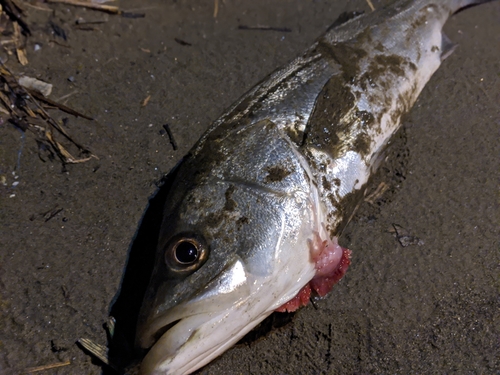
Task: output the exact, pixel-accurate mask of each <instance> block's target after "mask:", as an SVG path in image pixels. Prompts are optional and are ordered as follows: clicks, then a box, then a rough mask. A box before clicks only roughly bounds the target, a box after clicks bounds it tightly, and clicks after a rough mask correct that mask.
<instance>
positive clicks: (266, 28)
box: [238, 25, 292, 33]
mask: <svg viewBox="0 0 500 375" xmlns="http://www.w3.org/2000/svg"><path fill="white" fill-rule="evenodd" d="M238 29H240V30H262V31H279V32H283V33H290V32H291V31H292V29H290V28H288V27H272V26H261V25H257V26H247V25H239V26H238Z"/></svg>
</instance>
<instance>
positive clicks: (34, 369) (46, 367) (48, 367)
mask: <svg viewBox="0 0 500 375" xmlns="http://www.w3.org/2000/svg"><path fill="white" fill-rule="evenodd" d="M69 365H71V361H66V362H56V363H51V364H49V365H43V366H37V367H28V368H27V369H26V370H24V373H26V374H29V373H31V372H39V371H45V370H51V369H53V368H58V367H64V366H69Z"/></svg>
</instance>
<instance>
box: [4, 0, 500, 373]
mask: <svg viewBox="0 0 500 375" xmlns="http://www.w3.org/2000/svg"><path fill="white" fill-rule="evenodd" d="M330 3H333V2H330ZM373 3H374V4H375V6H380V4H381V2H380V1H379V2H377V1H373ZM120 5H121V7H122V8H123V9H125V10H129V11H131V12H139V13H145V17H144V18H136V19H133V18H124V17H118V16H109V15H105V14H103V13H99V12H92V11H86V10H84V9H78V8H73V7H68V6H54V7H53V8H54V9H55V12H54V13H53V14H52V13H48V12H42V11H38V10H35V9H30V10H29V14H30V17H31V18H30V19H31V20H32V22H34V23H35V25H36V26H34V27H33V36H32V37H31V38H30V40H29V44H28V58H29V61H30V63H29V65H28V66H27V67H24V68H23V67H20V66H17V67H16V66H15V65H11V69H13V70H15V71H17V72H21V71H22V72H25V73H26V75H29V76H37V77H39V78H41V79H43V80H46V81H48V82H51V83H52V84H54V92H53V94H52V96H51V98H53V99H58V98H60V97H62V96H64V95H67V94H69V93H73V95H71V96H70V97H69V98H68V99H67V104H68V105H69V106H71V107H73V108H75V109H77V110H79V111H81V112H83V113H86V114H90V115H92V116H93V117H94V118H95V119H96V121H94V122H89V121H86V120H81V119H74V118H73V117H71V116H69V117H70V121H69V125H68V131H69V132H70V134H71V135H72V136H73V137H74V138H76V139H77V140H78V141H80V142H81V143H83V144H84V145H86V146H88V147H89V148H90V149H91V150H92V151H93V152H94V153H95V154H96V155H97V156H98V157H99V159H98V160H92V161H90V162H87V163H84V164H79V165H69V166H67V168H66V171H63V169H62V167H61V164H60V163H59V162H58V161H46V162H43V161H42V160H41V159H40V158H39V154H38V147H37V144H36V142H35V140H34V138H33V136H32V135H30V134H26V136H25V137H24V138H23V136H22V134H21V132H20V131H18V130H17V129H15V128H13V127H12V126H11V125H9V124H2V125H0V175H2V176H5V182H6V184H7V186H0V373H2V374H11V373H12V374H18V373H21V372H22V371H23V369H26V368H27V367H32V366H39V365H45V364H51V363H55V362H61V361H67V360H69V361H71V364H70V365H68V366H65V367H62V368H60V369H54V370H50V371H46V372H45V373H50V374H99V373H100V372H101V371H102V369H101V367H99V366H98V365H96V364H93V363H92V361H91V358H90V357H89V356H87V355H85V354H84V353H83V352H82V351H81V350H80V349H79V348H78V347H77V346H76V345H75V341H76V340H77V339H78V338H80V337H87V338H90V339H93V340H94V341H96V342H99V343H102V344H104V343H105V342H106V341H105V331H104V330H103V328H102V324H103V323H104V322H105V321H106V318H107V316H108V314H109V313H110V311H111V310H112V306H113V305H112V303H113V301H114V298H117V299H116V301H118V302H119V303H121V305H119V308H118V307H117V305H115V306H114V309H115V310H116V314H115V316H117V315H118V316H117V318H119V319H121V320H119V322H122V323H121V324H122V325H123V331H124V333H125V334H127V332H129V331H130V330H131V329H130V327H128V328H127V324H129V321H131V320H133V319H132V318H130V317H128V316H127V314H126V308H127V306H128V305H127V303H128V300H127V298H126V296H124V295H123V294H122V295H118V293H119V287H120V282H121V280H122V278H125V280H127V282H129V283H133V279H131V277H132V276H134V273H133V272H132V273H130V272H131V271H130V264H129V269H128V271H127V272H129V273H128V274H127V273H126V270H125V267H126V265H127V256H128V254H129V252H130V251H132V252H133V253H132V254H133V256H134V258H131V259H136V260H137V259H138V262H141V261H142V260H141V259H142V258H141V251H142V249H141V246H142V245H143V244H147V243H154V240H155V239H154V238H151V236H152V234H151V233H153V234H154V232H155V230H157V225H158V224H157V216H158V212H157V211H158V210H155V207H154V206H155V204H156V205H158V201H161V194H159V195H157V198H155V199H156V200H153V201H152V204H151V206H150V209H148V200H149V199H150V198H152V197H153V196H154V194H155V193H156V192H157V191H158V187H157V185H158V183H159V181H160V180H161V179H162V177H163V176H164V175H165V174H166V173H168V172H169V170H170V169H171V168H173V167H174V165H175V164H176V163H177V162H178V161H179V160H180V159H181V158H182V156H183V155H185V154H186V152H187V151H188V150H189V149H190V147H191V146H192V145H193V144H194V142H195V141H196V140H197V139H198V138H199V136H200V135H201V134H202V133H203V131H204V130H205V129H206V128H207V127H208V126H209V125H210V123H211V122H212V121H213V120H214V119H215V118H217V116H218V115H220V114H221V112H222V111H223V110H224V109H225V108H226V107H228V106H229V105H230V104H231V103H232V102H233V101H234V100H236V99H237V98H238V97H239V96H240V95H242V94H243V93H244V92H245V91H246V90H248V89H249V88H251V87H252V86H253V85H254V84H255V83H256V82H258V81H259V80H260V79H262V78H263V77H265V76H266V75H267V74H268V73H270V72H271V71H273V70H274V69H275V68H277V67H279V66H281V65H283V64H285V63H286V62H287V61H289V60H290V59H292V58H293V57H295V56H296V55H297V54H298V53H300V52H301V51H302V50H303V49H305V48H306V47H308V46H309V45H310V44H311V43H312V42H313V41H314V39H315V38H316V37H317V36H319V35H320V34H321V33H322V32H323V31H324V30H325V29H326V28H327V27H328V26H329V25H330V24H331V23H332V22H333V21H334V20H335V19H336V17H337V16H338V15H339V14H340V13H341V12H342V11H345V10H353V9H358V10H359V9H361V10H365V11H369V8H368V6H367V4H366V1H362V0H356V1H337V2H335V4H334V5H332V4H329V3H328V2H323V1H307V2H304V1H299V0H297V1H282V2H279V3H278V2H276V3H272V4H271V3H269V2H265V1H260V0H258V1H253V2H251V4H250V2H232V1H226V2H224V3H222V2H221V3H220V9H219V13H218V15H217V18H215V19H214V18H213V2H204V1H177V2H171V1H163V0H156V1H139V0H123V1H121V3H120ZM78 17H83V18H84V19H86V20H88V21H94V20H107V22H105V23H99V24H93V25H92V26H93V27H95V30H77V29H76V28H75V27H74V23H75V20H76V19H77V18H78ZM49 21H52V22H54V23H56V24H58V25H59V26H61V27H63V28H64V29H65V31H66V32H67V34H68V41H67V42H64V41H60V40H58V39H57V38H58V37H57V36H53V35H51V34H50V30H49V26H48V22H49ZM499 21H500V3H499V2H494V3H490V4H485V5H482V6H479V7H475V8H472V9H468V10H466V11H464V12H461V13H460V14H458V15H456V16H454V17H453V18H451V19H450V20H449V21H448V24H447V25H446V27H445V32H446V34H447V35H448V36H449V37H450V39H451V40H452V41H454V42H456V43H458V44H459V47H458V48H457V49H456V51H455V52H454V53H453V55H452V56H451V57H450V58H448V59H447V60H446V61H445V62H444V64H443V65H442V67H441V68H440V70H438V72H437V73H436V74H435V76H434V77H433V78H432V80H431V81H430V82H429V83H428V85H427V86H426V88H425V89H424V91H423V92H422V94H421V95H420V98H419V100H418V101H417V103H416V105H415V107H414V108H413V110H412V111H411V113H410V114H409V115H408V116H406V117H405V119H404V121H403V124H404V129H403V131H402V132H401V134H400V137H399V138H398V140H397V144H396V145H395V146H396V148H395V151H394V153H395V156H396V157H395V159H394V160H395V162H394V163H392V164H389V165H388V167H387V168H385V169H384V168H383V169H382V170H381V173H380V176H379V177H378V178H379V181H384V182H386V183H387V184H389V186H390V190H389V191H388V192H387V193H386V194H384V196H382V198H380V199H379V200H378V201H377V202H376V203H375V204H370V203H368V202H365V203H364V204H363V205H362V206H361V208H360V210H359V211H358V213H357V215H356V216H355V218H354V219H353V221H352V222H351V223H350V224H349V226H348V227H347V229H346V230H345V232H344V233H343V235H342V239H341V244H342V245H344V246H347V247H349V248H350V249H352V251H353V261H352V265H351V267H350V269H349V271H348V273H347V275H346V276H345V277H344V279H343V280H342V281H341V282H340V283H339V284H338V285H337V286H336V287H335V288H334V289H333V290H332V292H331V293H330V294H329V295H328V296H327V297H326V298H324V299H322V300H318V301H316V307H314V306H312V305H310V306H307V307H305V308H303V309H301V310H300V311H298V312H297V313H296V314H294V316H293V318H292V319H291V321H290V322H289V323H288V324H286V325H284V326H283V327H280V328H276V329H274V330H271V331H270V332H268V333H267V334H265V335H263V336H261V337H260V338H258V339H256V340H249V341H248V342H246V343H244V344H240V345H237V346H236V347H234V348H232V349H231V350H229V351H228V352H226V353H225V354H224V355H223V356H221V357H220V358H219V359H217V360H216V361H214V362H212V363H211V364H210V365H208V366H207V367H205V368H204V369H202V370H201V371H200V373H202V374H278V373H279V374H298V373H301V374H313V373H314V374H320V373H325V374H326V373H328V374H355V373H356V374H366V373H374V374H381V373H385V374H387V373H391V374H409V373H418V374H424V373H427V374H430V373H441V374H445V373H450V374H451V373H454V374H493V373H499V372H500V342H499V340H498V338H499V337H500V328H499V327H500V316H499V307H500V299H499V296H500V278H499V264H500V252H499V248H500V247H499V223H500V220H499V215H500V214H499V207H498V171H499V170H500V168H499V162H498V155H500V146H499V145H500V142H499V133H498V129H499V125H500V113H499V112H500V111H499V103H500V49H499V48H498V46H499V45H500V22H499ZM238 25H248V26H253V25H268V26H274V27H280V28H283V27H286V28H289V29H290V30H291V31H290V32H286V31H251V30H240V29H238ZM175 38H177V39H179V40H182V41H185V42H188V43H189V44H190V45H183V44H182V43H179V42H176V41H175ZM54 40H56V41H58V43H54V42H51V41H54ZM35 43H39V44H40V45H41V46H42V49H41V50H40V51H38V52H34V44H35ZM61 44H66V45H68V46H69V47H63V46H62V45H61ZM70 77H72V79H71V81H70V80H69V78H70ZM149 95H151V99H150V101H149V103H148V104H147V105H146V106H145V107H141V102H142V101H143V100H144V99H145V98H146V97H148V96H149ZM55 116H56V117H59V118H62V117H65V116H64V115H62V114H60V113H55ZM165 123H168V124H169V126H170V128H171V130H172V132H173V134H174V136H175V139H176V141H177V144H178V149H177V150H175V151H174V150H173V149H172V146H171V144H170V142H169V140H168V137H167V136H166V135H165V134H162V129H163V128H162V125H163V124H165ZM19 155H20V156H19ZM18 156H19V162H18ZM12 172H15V176H17V179H16V178H15V176H14V175H13V174H12ZM15 181H18V182H19V184H18V185H17V186H15V187H13V186H12V184H13V183H14V182H15ZM58 209H62V211H60V212H59V213H57V214H56V215H55V216H54V217H52V218H50V219H49V220H47V219H48V218H49V216H50V212H55V211H57V210H58ZM160 209H161V207H160ZM53 210H55V211H53ZM47 213H49V214H48V215H47ZM144 215H146V217H145V218H144V220H142V225H141V219H142V218H143V216H144ZM155 215H156V216H155ZM155 220H156V221H155ZM155 223H156V224H155ZM395 225H396V226H397V228H403V229H399V231H400V234H407V235H409V236H411V237H415V238H418V239H419V240H420V243H419V244H417V242H418V241H417V240H415V241H414V242H415V244H410V245H409V246H406V247H403V246H402V245H401V243H400V241H398V239H397V238H396V237H395V235H394V233H391V231H393V228H394V226H395ZM403 232H404V233H403ZM400 240H401V242H403V243H404V238H400ZM143 251H144V254H148V253H150V252H151V249H147V248H144V249H143ZM135 272H136V274H137V270H136V271H135ZM124 275H125V276H124ZM138 278H141V276H140V275H139V276H138ZM142 278H144V277H142ZM134 308H135V307H134V306H131V311H132V312H133V311H134ZM131 315H133V313H131ZM127 329H128V331H127Z"/></svg>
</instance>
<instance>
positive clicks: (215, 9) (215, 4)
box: [214, 0, 219, 18]
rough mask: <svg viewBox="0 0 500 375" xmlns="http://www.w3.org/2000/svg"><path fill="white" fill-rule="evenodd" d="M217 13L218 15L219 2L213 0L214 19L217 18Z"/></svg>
mask: <svg viewBox="0 0 500 375" xmlns="http://www.w3.org/2000/svg"><path fill="white" fill-rule="evenodd" d="M217 13H219V0H214V18H217Z"/></svg>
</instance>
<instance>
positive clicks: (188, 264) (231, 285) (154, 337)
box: [137, 142, 315, 374]
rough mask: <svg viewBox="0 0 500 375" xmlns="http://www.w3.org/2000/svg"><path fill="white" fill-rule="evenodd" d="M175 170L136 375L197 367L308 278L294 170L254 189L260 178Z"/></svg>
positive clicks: (303, 185)
mask: <svg viewBox="0 0 500 375" xmlns="http://www.w3.org/2000/svg"><path fill="white" fill-rule="evenodd" d="M268 143H269V142H268ZM193 163H196V161H194V162H193ZM182 167H183V170H181V172H180V175H179V176H178V177H177V178H176V182H175V183H174V185H173V187H172V190H171V192H170V193H169V194H170V195H169V197H168V199H167V203H166V206H165V214H164V220H163V224H162V230H161V233H160V238H159V245H158V249H157V254H156V260H155V268H154V270H153V273H152V277H151V281H150V285H149V287H148V291H147V292H146V296H145V299H144V303H143V306H142V309H141V314H140V317H139V323H138V330H137V344H138V345H139V346H140V347H142V348H146V349H147V348H150V350H149V352H148V354H147V355H146V357H145V358H144V360H143V362H142V365H141V371H142V373H143V374H184V373H190V372H192V371H194V370H196V369H198V368H200V367H202V366H203V365H205V364H207V363H208V362H210V361H211V360H213V359H214V358H215V357H217V356H219V355H220V354H222V353H223V352H224V351H226V350H227V349H228V348H229V347H231V346H232V345H234V344H235V343H236V342H237V341H238V340H239V339H240V338H242V337H243V336H244V335H245V334H246V333H247V332H249V331H250V330H251V329H252V328H253V327H255V326H256V325H257V324H258V323H260V322H261V321H262V320H263V319H265V318H266V317H267V316H268V315H269V314H271V313H272V312H273V311H274V310H276V309H277V308H278V307H280V306H281V305H283V304H284V303H286V302H287V301H288V300H290V299H292V298H293V297H294V296H295V295H296V294H297V293H298V292H299V290H300V289H301V288H302V287H303V286H304V285H306V284H307V283H308V282H309V280H310V279H311V278H312V277H313V276H314V272H315V271H314V262H311V261H310V259H309V250H308V245H307V241H308V238H311V236H312V232H313V221H314V220H315V218H314V207H313V206H314V199H312V200H311V199H309V198H308V197H309V196H310V191H308V189H310V186H311V185H310V183H309V181H307V178H305V177H304V173H303V171H300V170H299V169H298V168H299V167H300V165H299V164H297V165H296V166H295V167H297V173H296V174H297V175H296V176H292V174H293V173H290V174H289V175H287V177H286V178H288V179H289V181H290V183H285V182H283V181H281V182H282V184H281V185H280V186H281V187H279V186H277V184H274V185H272V186H262V185H260V184H259V183H255V181H259V177H258V176H257V177H255V176H254V178H252V182H248V180H242V179H239V180H238V181H235V180H236V179H235V178H234V175H233V176H230V177H231V178H226V179H224V178H222V179H220V178H216V177H210V176H209V175H208V174H204V176H205V177H203V178H201V179H200V178H199V176H198V177H197V176H195V175H196V173H194V174H193V173H192V172H189V171H192V170H193V168H194V164H193V165H190V162H188V163H187V165H183V166H182ZM254 169H255V168H254ZM231 170H233V171H234V170H235V169H234V168H231ZM255 170H257V171H261V169H259V168H256V169H255ZM290 170H291V169H290ZM292 181H293V183H292ZM292 185H293V189H292V190H290V189H291V188H290V186H292Z"/></svg>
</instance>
